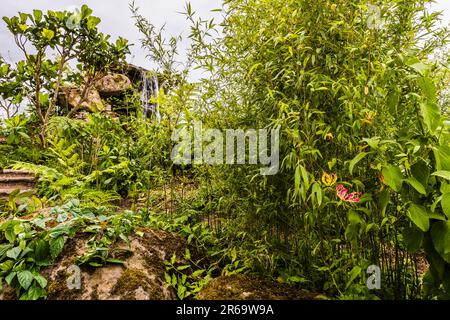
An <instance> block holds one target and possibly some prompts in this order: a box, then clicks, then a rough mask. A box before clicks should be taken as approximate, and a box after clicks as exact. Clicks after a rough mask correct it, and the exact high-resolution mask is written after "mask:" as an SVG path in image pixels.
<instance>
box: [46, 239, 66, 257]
mask: <svg viewBox="0 0 450 320" xmlns="http://www.w3.org/2000/svg"><path fill="white" fill-rule="evenodd" d="M65 243H66V239H65V238H64V237H58V238H56V239H51V240H50V255H51V257H52V259H55V258H56V257H58V256H59V254H60V253H61V252H62V250H63V249H64V244H65Z"/></svg>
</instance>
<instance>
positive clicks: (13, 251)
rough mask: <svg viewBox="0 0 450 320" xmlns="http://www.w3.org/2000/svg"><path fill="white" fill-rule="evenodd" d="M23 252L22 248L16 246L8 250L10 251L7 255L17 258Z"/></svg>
mask: <svg viewBox="0 0 450 320" xmlns="http://www.w3.org/2000/svg"><path fill="white" fill-rule="evenodd" d="M21 252H22V249H21V248H20V247H14V248H12V249H10V250H8V252H6V256H7V257H8V258H11V259H14V260H16V259H17V257H18V256H19V255H20V253H21Z"/></svg>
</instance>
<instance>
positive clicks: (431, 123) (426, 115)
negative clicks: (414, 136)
mask: <svg viewBox="0 0 450 320" xmlns="http://www.w3.org/2000/svg"><path fill="white" fill-rule="evenodd" d="M420 113H421V115H422V118H423V122H424V123H425V125H426V126H427V128H428V130H429V131H430V132H431V133H434V132H435V131H436V129H437V127H438V126H439V125H440V124H441V110H440V108H439V105H438V104H437V103H421V104H420Z"/></svg>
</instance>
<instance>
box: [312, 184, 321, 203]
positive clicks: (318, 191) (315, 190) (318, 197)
mask: <svg viewBox="0 0 450 320" xmlns="http://www.w3.org/2000/svg"><path fill="white" fill-rule="evenodd" d="M312 194H313V195H315V197H316V200H317V204H318V205H319V207H320V205H321V204H322V188H321V187H320V185H319V184H318V183H317V182H316V183H314V184H313V187H312Z"/></svg>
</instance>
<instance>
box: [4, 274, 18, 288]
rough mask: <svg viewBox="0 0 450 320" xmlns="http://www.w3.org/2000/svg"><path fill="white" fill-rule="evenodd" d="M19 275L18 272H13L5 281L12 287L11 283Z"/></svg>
mask: <svg viewBox="0 0 450 320" xmlns="http://www.w3.org/2000/svg"><path fill="white" fill-rule="evenodd" d="M16 275H17V272H11V273H10V274H8V275H7V276H6V277H5V281H6V283H7V284H8V285H11V282H12V281H13V280H14V277H15V276H16Z"/></svg>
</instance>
